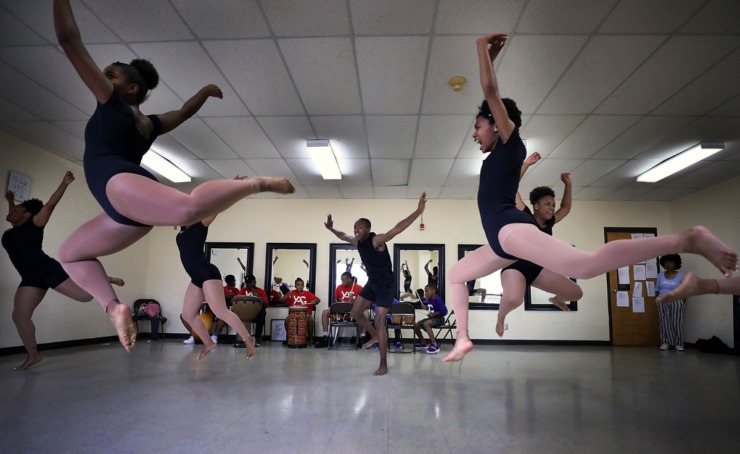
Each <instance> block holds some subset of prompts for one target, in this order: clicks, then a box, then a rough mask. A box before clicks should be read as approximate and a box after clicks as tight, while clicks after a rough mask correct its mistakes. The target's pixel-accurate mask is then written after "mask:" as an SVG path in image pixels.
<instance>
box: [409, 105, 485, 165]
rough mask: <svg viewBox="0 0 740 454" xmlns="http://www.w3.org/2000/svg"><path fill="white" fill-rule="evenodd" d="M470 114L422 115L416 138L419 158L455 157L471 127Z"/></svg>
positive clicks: (416, 153)
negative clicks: (462, 139)
mask: <svg viewBox="0 0 740 454" xmlns="http://www.w3.org/2000/svg"><path fill="white" fill-rule="evenodd" d="M471 121H472V120H471V116H470V115H455V116H450V115H422V116H421V119H420V120H419V132H418V134H417V138H416V152H415V153H414V157H417V158H454V157H456V156H457V155H458V152H459V151H460V147H461V146H462V142H461V140H460V139H461V138H466V139H467V137H466V133H467V131H468V129H469V128H470V123H471Z"/></svg>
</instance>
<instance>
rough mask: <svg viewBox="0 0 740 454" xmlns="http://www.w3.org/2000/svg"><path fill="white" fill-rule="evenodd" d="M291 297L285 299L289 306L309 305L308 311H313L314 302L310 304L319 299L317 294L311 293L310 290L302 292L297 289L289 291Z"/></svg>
mask: <svg viewBox="0 0 740 454" xmlns="http://www.w3.org/2000/svg"><path fill="white" fill-rule="evenodd" d="M289 295H290V297H289V298H288V299H287V300H286V301H285V302H286V303H287V304H288V306H307V307H308V313H309V314H310V313H312V312H313V306H314V305H313V304H308V303H310V302H311V301H314V300H317V299H319V298H318V297H317V296H316V295H314V294H313V293H311V292H310V291H308V290H304V291H302V292H298V291H297V290H292V291H291V292H290V293H289Z"/></svg>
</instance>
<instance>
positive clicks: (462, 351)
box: [444, 337, 473, 363]
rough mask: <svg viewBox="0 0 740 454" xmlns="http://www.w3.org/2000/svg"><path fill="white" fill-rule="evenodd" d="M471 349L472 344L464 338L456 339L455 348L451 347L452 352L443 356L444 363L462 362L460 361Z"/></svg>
mask: <svg viewBox="0 0 740 454" xmlns="http://www.w3.org/2000/svg"><path fill="white" fill-rule="evenodd" d="M472 349H473V342H472V341H471V340H470V339H468V338H467V337H466V338H460V337H458V338H457V340H456V341H455V346H454V347H452V351H450V353H448V354H447V356H445V359H444V362H446V363H448V362H450V361H462V359H463V358H464V357H465V355H467V354H468V353H469V352H470V350H472Z"/></svg>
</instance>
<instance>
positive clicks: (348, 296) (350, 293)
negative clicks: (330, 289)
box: [334, 284, 362, 303]
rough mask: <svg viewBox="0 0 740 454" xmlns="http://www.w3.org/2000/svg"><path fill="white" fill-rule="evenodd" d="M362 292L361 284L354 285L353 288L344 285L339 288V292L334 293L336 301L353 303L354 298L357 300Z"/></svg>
mask: <svg viewBox="0 0 740 454" xmlns="http://www.w3.org/2000/svg"><path fill="white" fill-rule="evenodd" d="M361 291H362V286H361V285H359V284H352V287H345V286H343V285H339V286H337V290H336V291H335V292H334V301H341V302H343V303H351V302H352V297H355V298H357V297H358V296H359V295H360V292H361Z"/></svg>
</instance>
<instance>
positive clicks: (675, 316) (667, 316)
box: [658, 300, 684, 347]
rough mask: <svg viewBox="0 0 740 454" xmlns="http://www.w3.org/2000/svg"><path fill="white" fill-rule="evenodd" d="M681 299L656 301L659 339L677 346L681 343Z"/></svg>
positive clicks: (682, 305)
mask: <svg viewBox="0 0 740 454" xmlns="http://www.w3.org/2000/svg"><path fill="white" fill-rule="evenodd" d="M683 308H684V302H683V300H677V301H670V302H665V303H658V316H659V317H660V341H661V342H662V343H666V344H668V345H671V346H674V347H677V346H679V345H683V335H682V334H681V331H683V312H684V310H683Z"/></svg>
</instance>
